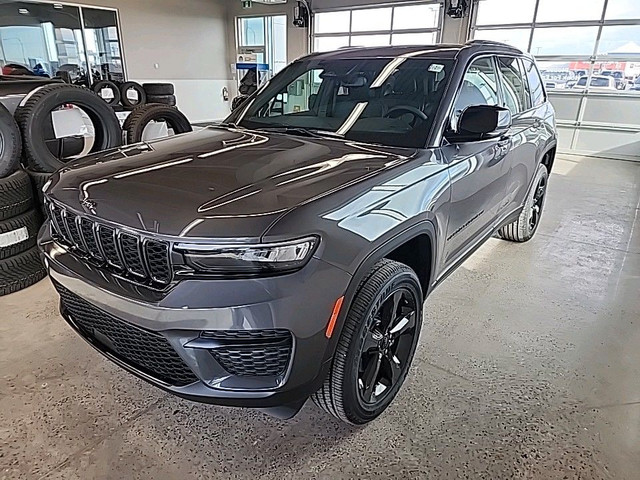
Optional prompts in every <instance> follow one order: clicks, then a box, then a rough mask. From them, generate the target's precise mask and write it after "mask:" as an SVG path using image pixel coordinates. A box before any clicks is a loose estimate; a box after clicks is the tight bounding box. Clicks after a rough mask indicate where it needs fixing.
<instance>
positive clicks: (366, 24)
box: [351, 8, 392, 45]
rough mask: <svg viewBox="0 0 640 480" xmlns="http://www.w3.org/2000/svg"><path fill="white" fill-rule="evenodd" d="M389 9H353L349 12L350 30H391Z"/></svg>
mask: <svg viewBox="0 0 640 480" xmlns="http://www.w3.org/2000/svg"><path fill="white" fill-rule="evenodd" d="M391 10H392V9H391V8H367V9H364V10H353V12H352V14H351V15H352V17H351V18H352V19H351V31H352V32H374V31H377V30H391ZM387 45H388V42H387Z"/></svg>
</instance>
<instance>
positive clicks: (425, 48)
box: [309, 40, 524, 60]
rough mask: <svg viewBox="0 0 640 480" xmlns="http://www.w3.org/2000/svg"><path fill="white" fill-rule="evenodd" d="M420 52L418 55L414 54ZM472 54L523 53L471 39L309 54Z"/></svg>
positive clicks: (333, 56) (443, 56) (453, 56)
mask: <svg viewBox="0 0 640 480" xmlns="http://www.w3.org/2000/svg"><path fill="white" fill-rule="evenodd" d="M417 52H420V53H419V54H418V55H415V54H416V53H417ZM463 52H464V53H465V54H466V55H469V56H471V55H474V54H476V53H483V52H486V53H509V54H512V55H514V54H515V55H524V54H523V52H522V51H521V50H519V49H517V48H515V47H512V46H510V45H507V44H506V43H500V42H492V41H489V40H472V41H470V42H467V43H465V44H464V45H461V44H455V43H439V44H436V45H408V46H405V45H403V46H397V47H344V48H340V49H338V50H332V51H330V52H319V53H312V54H311V55H309V56H310V57H313V58H318V59H327V60H331V59H349V58H395V57H399V56H402V55H407V54H414V55H412V56H415V57H416V58H420V57H436V58H441V59H456V58H458V56H459V55H460V54H461V53H463Z"/></svg>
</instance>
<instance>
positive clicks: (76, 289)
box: [39, 41, 556, 424]
mask: <svg viewBox="0 0 640 480" xmlns="http://www.w3.org/2000/svg"><path fill="white" fill-rule="evenodd" d="M555 148H556V133H555V124H554V111H553V108H552V106H551V104H550V103H549V102H548V99H547V96H546V93H545V91H544V87H543V84H542V82H541V79H540V75H539V73H538V70H537V68H536V66H535V62H534V60H533V59H532V58H531V57H530V56H528V55H526V54H523V53H522V52H520V51H519V50H516V49H514V48H512V47H508V46H506V45H502V44H498V43H492V42H481V41H476V42H470V43H468V44H466V45H435V46H420V47H385V48H349V49H342V50H339V51H335V52H328V53H316V54H312V55H309V56H306V57H304V58H301V59H299V60H296V61H295V62H293V63H292V64H291V65H289V66H288V67H287V68H285V69H284V70H283V71H282V72H280V73H279V74H278V75H277V76H275V77H274V78H273V79H272V80H271V81H270V82H269V83H268V84H266V85H265V86H264V87H263V88H261V89H260V90H259V91H257V92H256V93H255V94H253V95H252V96H251V97H249V98H248V99H247V100H246V101H244V102H243V103H242V104H241V105H240V106H239V107H238V108H237V109H236V110H235V111H234V112H232V113H231V115H230V116H229V117H228V118H227V119H226V120H225V121H224V123H222V124H220V125H216V126H211V127H207V128H204V129H202V130H200V131H197V132H194V133H189V134H184V135H178V136H175V137H173V138H169V139H163V140H159V141H154V142H149V143H141V144H136V145H132V146H127V147H122V148H119V149H117V150H112V151H108V152H104V153H102V154H96V155H92V156H90V157H88V158H85V159H83V160H80V161H77V162H76V163H74V164H71V165H69V166H67V167H65V168H63V169H62V170H60V171H59V172H57V173H56V174H55V175H54V176H53V177H52V179H51V181H50V184H49V185H48V186H47V187H46V188H45V190H46V199H47V206H48V207H47V208H48V211H49V213H50V216H49V220H48V222H47V223H46V225H45V226H44V228H43V230H42V231H41V234H40V238H39V245H40V248H41V250H42V252H43V255H44V258H45V261H46V264H47V266H48V270H49V273H50V276H51V279H52V281H53V284H54V285H55V287H56V289H57V290H58V292H59V293H60V297H61V303H60V305H61V312H62V315H63V316H64V318H65V319H66V320H67V322H68V323H69V324H70V325H71V326H72V327H73V328H74V329H75V330H76V331H77V332H78V333H79V334H80V335H81V336H82V337H83V338H84V339H85V340H87V341H88V342H90V343H91V345H93V346H94V347H95V348H96V349H97V350H99V351H100V352H102V353H103V354H104V355H105V356H107V357H108V358H109V359H111V360H112V361H114V362H115V363H117V364H119V365H120V366H122V367H123V368H124V369H126V370H128V371H130V372H132V373H133V374H135V375H137V376H139V377H141V378H143V379H145V380H147V381H149V382H150V383H152V384H154V385H157V386H158V387H160V388H163V389H165V390H168V391H170V392H172V393H174V394H177V395H179V396H181V397H184V398H188V399H191V400H197V401H202V402H209V403H214V404H221V405H235V406H246V407H256V408H262V409H267V410H268V411H270V412H272V413H274V414H277V415H279V416H281V417H288V416H291V415H294V414H295V413H296V412H297V411H298V410H299V409H300V408H301V406H302V405H303V404H304V402H305V401H306V400H307V399H308V398H309V397H311V398H313V400H314V401H315V402H316V403H317V404H318V405H319V406H320V407H322V408H323V409H325V410H326V411H327V412H328V413H330V414H332V415H334V416H336V417H337V418H339V419H341V420H343V421H345V422H349V423H352V424H363V423H366V422H368V421H370V420H372V419H374V418H376V417H377V416H378V415H379V414H380V413H381V412H382V411H383V410H384V409H385V408H386V407H387V406H388V405H389V404H390V402H391V401H392V400H393V398H394V397H395V395H396V394H397V392H398V390H399V388H400V387H401V385H402V383H403V381H404V379H405V377H406V375H407V373H408V371H409V366H410V364H411V360H412V358H413V356H414V352H415V350H416V345H417V342H418V336H419V334H420V329H421V322H422V315H423V302H424V299H425V298H426V297H427V296H428V295H429V293H430V292H431V291H432V290H433V289H434V287H435V286H436V285H438V284H439V283H440V282H442V280H443V279H444V278H445V277H446V276H447V275H448V274H449V273H451V272H452V271H453V270H454V269H455V268H456V266H458V265H460V264H461V263H462V262H463V261H464V260H465V259H466V258H467V257H468V256H469V255H471V253H473V251H474V250H476V249H477V248H478V247H479V246H480V245H481V244H482V243H483V242H484V241H485V240H486V239H488V238H489V237H490V236H492V235H494V234H496V233H497V234H498V235H499V236H500V237H502V238H504V239H506V240H511V241H516V242H523V241H527V240H529V239H530V238H531V237H532V236H533V234H534V233H535V231H536V229H537V227H538V225H539V222H540V218H541V215H542V209H543V206H544V198H545V191H546V186H547V181H548V176H549V172H550V170H551V167H552V165H553V160H554V152H555Z"/></svg>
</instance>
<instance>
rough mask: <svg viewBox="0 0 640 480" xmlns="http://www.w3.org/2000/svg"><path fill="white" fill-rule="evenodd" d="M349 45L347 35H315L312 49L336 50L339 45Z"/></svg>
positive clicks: (320, 50)
mask: <svg viewBox="0 0 640 480" xmlns="http://www.w3.org/2000/svg"><path fill="white" fill-rule="evenodd" d="M348 46H349V37H348V36H347V35H342V36H336V37H316V38H315V42H314V47H315V48H314V50H315V51H316V52H328V51H330V50H337V49H338V48H340V47H348Z"/></svg>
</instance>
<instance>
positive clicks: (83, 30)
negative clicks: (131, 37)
mask: <svg viewBox="0 0 640 480" xmlns="http://www.w3.org/2000/svg"><path fill="white" fill-rule="evenodd" d="M20 2H22V3H32V4H36V5H56V4H59V5H62V6H64V7H71V8H77V9H78V12H79V20H80V29H79V31H80V35H81V38H82V42H83V46H82V47H83V53H82V55H83V57H84V61H85V62H86V64H87V69H88V72H91V68H92V67H94V66H98V67H99V65H95V64H94V63H93V62H91V61H90V58H89V53H88V51H87V30H88V29H89V28H88V27H86V26H85V22H84V10H85V9H92V10H106V11H110V12H113V13H114V14H115V17H116V25H115V26H116V31H117V33H118V45H119V48H120V61H121V62H122V76H123V78H124V81H125V82H126V81H127V80H128V79H129V75H128V71H127V61H126V52H125V47H124V39H123V36H122V26H121V23H120V10H119V9H118V8H116V7H105V6H101V5H90V4H85V3H69V2H65V1H61V2H58V1H55V2H54V1H51V0H20ZM88 78H90V76H89V75H88Z"/></svg>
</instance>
